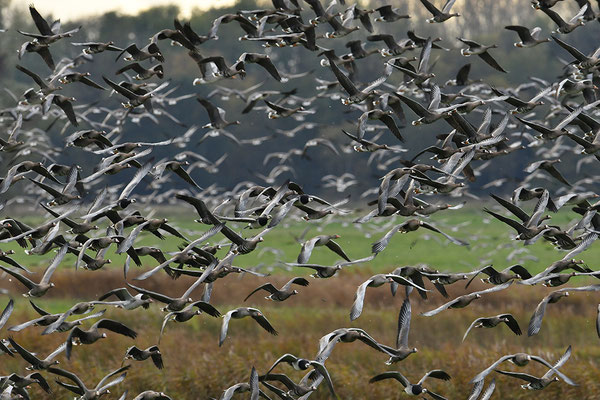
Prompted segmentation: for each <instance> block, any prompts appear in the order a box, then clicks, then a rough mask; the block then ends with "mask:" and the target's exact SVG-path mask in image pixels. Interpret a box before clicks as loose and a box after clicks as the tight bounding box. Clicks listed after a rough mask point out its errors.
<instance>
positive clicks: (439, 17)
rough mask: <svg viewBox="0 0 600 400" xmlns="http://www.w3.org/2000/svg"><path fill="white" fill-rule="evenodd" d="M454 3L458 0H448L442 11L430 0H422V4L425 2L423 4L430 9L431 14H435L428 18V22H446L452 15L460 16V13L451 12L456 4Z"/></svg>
mask: <svg viewBox="0 0 600 400" xmlns="http://www.w3.org/2000/svg"><path fill="white" fill-rule="evenodd" d="M454 3H456V0H447V1H446V4H444V7H442V10H441V11H440V10H439V9H438V8H437V7H436V6H434V5H433V4H431V3H430V2H429V1H428V0H421V4H423V6H424V7H425V8H426V9H427V11H429V12H430V13H431V14H433V17H432V18H429V19H428V20H427V22H429V23H441V22H445V21H447V20H449V19H450V18H452V17H460V13H451V12H450V10H451V9H452V6H454Z"/></svg>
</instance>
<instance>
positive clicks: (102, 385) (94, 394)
mask: <svg viewBox="0 0 600 400" xmlns="http://www.w3.org/2000/svg"><path fill="white" fill-rule="evenodd" d="M129 367H130V366H129V365H126V366H124V367H121V368H119V369H116V370H114V371H112V372H111V373H109V374H108V375H106V376H105V377H104V378H102V379H101V380H100V382H98V384H97V385H96V386H95V387H94V388H92V389H89V388H88V387H87V386H85V384H84V383H83V381H82V380H81V379H80V378H79V377H78V376H77V375H75V374H74V373H72V372H69V371H65V370H64V369H60V368H54V367H50V368H48V372H50V373H52V374H55V375H60V376H62V377H65V378H67V379H69V380H71V381H72V382H74V383H75V386H74V385H68V384H66V383H63V382H61V381H59V380H57V381H56V383H58V384H59V385H60V386H62V387H64V388H66V389H68V390H70V391H71V392H73V393H75V394H77V395H79V396H81V397H80V399H82V400H97V399H99V398H100V397H102V396H104V395H105V394H107V393H110V391H109V390H108V388H110V387H112V386H114V385H117V384H119V383H121V382H123V380H124V379H125V375H127V370H128V369H129ZM118 374H121V375H119V376H118V377H117V378H115V379H113V380H110V381H109V379H111V378H112V377H114V376H115V375H118Z"/></svg>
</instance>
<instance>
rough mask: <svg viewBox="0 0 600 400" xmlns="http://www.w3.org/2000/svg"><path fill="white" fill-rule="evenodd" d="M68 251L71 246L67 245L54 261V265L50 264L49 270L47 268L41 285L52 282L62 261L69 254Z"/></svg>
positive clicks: (61, 249)
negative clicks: (51, 279)
mask: <svg viewBox="0 0 600 400" xmlns="http://www.w3.org/2000/svg"><path fill="white" fill-rule="evenodd" d="M67 250H69V244H68V243H65V244H64V245H63V246H62V247H61V248H60V250H59V251H58V253H56V255H55V256H54V258H53V259H52V263H50V265H49V266H48V268H46V272H44V276H43V277H42V280H41V281H40V283H49V282H50V277H52V274H53V273H54V271H55V270H56V267H58V265H59V264H60V262H61V261H62V259H63V258H64V257H65V254H67Z"/></svg>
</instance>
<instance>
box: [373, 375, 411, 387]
mask: <svg viewBox="0 0 600 400" xmlns="http://www.w3.org/2000/svg"><path fill="white" fill-rule="evenodd" d="M384 379H395V380H397V381H398V382H400V383H401V384H402V386H404V387H407V386H408V385H410V382H409V381H408V379H406V378H405V377H404V375H402V374H401V373H400V372H398V371H389V372H384V373H383V374H379V375H375V376H374V377H372V378H371V379H369V383H373V382H379V381H382V380H384Z"/></svg>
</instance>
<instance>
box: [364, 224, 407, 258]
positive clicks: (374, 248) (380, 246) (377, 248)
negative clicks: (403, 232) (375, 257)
mask: <svg viewBox="0 0 600 400" xmlns="http://www.w3.org/2000/svg"><path fill="white" fill-rule="evenodd" d="M400 227H402V224H398V225H396V226H394V227H393V228H392V229H390V230H389V231H388V232H387V233H386V234H385V235H384V236H383V237H382V238H381V239H379V240H378V241H377V242H375V243H373V244H372V245H371V253H374V254H378V253H381V252H382V251H383V250H385V248H386V247H387V245H388V244H389V242H390V239H391V238H392V236H394V234H395V233H396V232H398V230H399V229H400Z"/></svg>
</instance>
